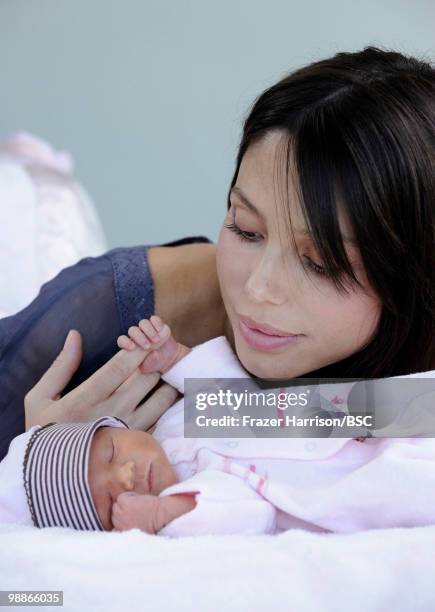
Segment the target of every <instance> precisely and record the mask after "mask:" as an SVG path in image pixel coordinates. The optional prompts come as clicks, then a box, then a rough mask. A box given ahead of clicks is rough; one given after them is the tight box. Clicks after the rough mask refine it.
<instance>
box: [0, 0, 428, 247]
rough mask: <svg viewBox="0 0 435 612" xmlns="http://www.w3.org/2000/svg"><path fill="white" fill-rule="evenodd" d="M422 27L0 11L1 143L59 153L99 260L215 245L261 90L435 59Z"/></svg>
mask: <svg viewBox="0 0 435 612" xmlns="http://www.w3.org/2000/svg"><path fill="white" fill-rule="evenodd" d="M434 25H435V4H434V3H433V2H432V1H431V0H365V2H360V3H357V2H349V1H348V0H347V1H345V0H329V1H328V2H325V1H321V0H317V1H314V0H304V1H301V2H296V1H295V0H287V1H285V0H268V1H267V2H266V1H261V0H219V1H211V0H173V1H168V0H0V74H1V83H2V85H1V89H0V98H1V106H0V108H1V112H0V136H4V135H7V134H9V133H11V132H13V131H15V130H27V131H30V132H33V133H34V134H36V135H38V136H40V137H43V138H45V139H47V140H49V141H50V142H51V143H53V145H54V146H55V147H56V148H59V149H66V150H68V151H70V152H71V154H72V155H73V157H74V159H75V162H76V176H77V178H78V179H79V180H80V181H81V182H82V183H83V185H84V186H85V187H86V189H87V190H88V192H89V193H90V195H91V197H92V198H93V200H94V201H95V203H96V206H97V209H98V212H99V214H100V217H101V220H102V223H103V227H104V229H105V232H106V235H107V238H108V242H109V245H110V246H111V247H114V246H129V245H134V244H141V243H158V242H166V241H169V240H175V239H176V238H180V237H182V236H187V235H196V234H205V235H207V236H208V237H209V238H210V239H212V240H214V241H215V240H216V239H217V236H218V232H219V228H220V225H221V223H222V221H223V217H224V214H225V210H226V202H225V200H226V193H227V189H228V185H229V181H230V179H231V176H232V173H233V168H234V161H235V155H236V149H237V144H238V140H239V137H240V133H241V126H242V121H243V118H244V117H245V115H246V113H247V111H248V109H249V106H250V104H251V103H252V102H253V100H254V98H255V97H256V96H257V95H258V94H259V93H260V92H261V91H262V90H263V89H265V88H266V87H268V86H270V85H271V84H272V83H274V82H275V81H276V80H278V79H279V78H281V77H282V76H284V75H285V74H286V73H287V72H288V71H290V70H292V69H294V68H297V67H299V66H301V65H303V64H305V63H308V62H311V61H314V60H316V59H319V58H322V57H327V56H328V55H331V54H333V53H335V52H337V51H355V50H359V49H361V48H363V47H364V46H366V45H368V44H375V45H381V46H385V47H393V48H395V49H398V50H400V51H402V52H405V53H411V54H416V55H419V56H420V57H421V56H424V58H425V59H429V60H433V59H434V55H435V53H434V41H433V32H434Z"/></svg>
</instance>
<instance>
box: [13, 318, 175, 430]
mask: <svg viewBox="0 0 435 612" xmlns="http://www.w3.org/2000/svg"><path fill="white" fill-rule="evenodd" d="M146 354H147V352H146V351H144V350H142V349H141V348H136V349H135V350H133V351H125V350H121V351H119V352H118V353H116V355H114V356H113V357H112V359H110V360H109V361H108V362H107V363H106V364H104V366H102V367H101V368H100V369H99V370H97V371H96V372H95V373H94V374H93V375H92V376H90V377H89V378H88V379H87V380H86V381H85V382H83V383H82V384H81V385H79V386H78V387H76V388H75V389H73V390H72V391H70V392H69V393H68V394H67V395H65V396H63V397H61V393H62V390H63V389H64V388H65V387H66V385H67V384H68V382H69V381H70V379H71V378H72V376H73V374H74V372H75V371H76V370H77V368H78V366H79V364H80V361H81V358H82V338H81V336H80V334H79V332H78V331H76V330H71V331H70V332H69V334H68V336H67V338H66V341H65V344H64V347H63V349H62V351H61V352H60V353H59V355H58V356H57V358H56V359H55V360H54V362H53V363H52V365H51V366H50V367H49V368H48V370H47V371H46V372H45V374H44V375H43V376H42V377H41V379H40V380H39V381H38V383H37V384H36V385H35V386H34V387H33V388H32V389H31V390H30V391H29V392H28V393H27V395H26V397H25V399H24V408H25V427H26V431H27V430H28V429H30V427H32V426H33V425H45V424H46V423H50V422H52V421H53V422H56V423H69V422H70V423H72V422H80V421H84V422H88V421H93V420H95V419H98V418H99V417H101V416H105V415H111V416H117V417H119V418H121V419H123V420H124V421H125V422H126V423H127V425H128V426H129V427H130V428H131V429H138V430H142V431H146V430H149V429H150V428H151V427H152V425H153V424H154V423H155V422H156V421H157V420H158V419H159V417H160V416H161V415H162V414H163V413H164V412H166V410H167V409H168V408H170V407H171V406H172V405H173V404H174V402H175V400H176V399H177V396H178V391H177V390H176V389H174V388H173V387H171V386H170V385H168V384H167V383H164V384H163V385H161V386H160V387H159V388H158V389H157V390H156V391H154V393H153V394H152V395H151V397H150V398H149V399H147V400H146V401H145V402H144V403H143V404H142V405H141V406H140V408H139V409H137V406H138V404H139V403H140V402H141V400H142V399H143V398H144V397H145V396H146V395H147V393H149V392H150V391H151V389H153V388H154V387H155V386H156V385H157V383H158V382H159V381H160V375H159V373H157V372H153V373H148V374H144V373H142V372H141V371H140V370H139V366H140V364H141V363H142V362H143V360H144V358H145V355H146Z"/></svg>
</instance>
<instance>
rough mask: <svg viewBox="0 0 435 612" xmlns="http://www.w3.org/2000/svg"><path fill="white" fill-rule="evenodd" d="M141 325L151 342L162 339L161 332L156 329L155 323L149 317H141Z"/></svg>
mask: <svg viewBox="0 0 435 612" xmlns="http://www.w3.org/2000/svg"><path fill="white" fill-rule="evenodd" d="M139 327H140V329H141V330H142V331H143V333H144V334H145V335H146V337H147V338H148V339H149V340H151V342H154V343H156V342H158V341H159V340H160V337H159V332H157V331H156V330H155V329H154V325H153V324H152V323H151V321H149V320H148V319H141V320H140V321H139Z"/></svg>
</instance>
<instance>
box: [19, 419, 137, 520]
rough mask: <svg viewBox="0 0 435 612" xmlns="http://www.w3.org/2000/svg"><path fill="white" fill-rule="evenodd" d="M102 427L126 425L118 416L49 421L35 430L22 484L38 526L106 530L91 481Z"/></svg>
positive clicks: (25, 458)
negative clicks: (92, 454) (97, 435)
mask: <svg viewBox="0 0 435 612" xmlns="http://www.w3.org/2000/svg"><path fill="white" fill-rule="evenodd" d="M99 427H125V428H127V429H129V427H128V425H127V424H126V423H125V422H124V421H123V420H122V419H119V418H118V417H112V416H103V417H100V418H99V419H97V420H96V421H92V422H88V423H48V424H47V425H44V426H43V427H41V428H39V429H37V430H35V431H34V432H33V434H32V436H31V437H30V440H29V442H28V444H27V447H26V452H25V455H24V461H23V478H24V487H25V490H26V495H27V503H28V505H29V509H30V514H31V515H32V520H33V523H34V525H35V526H36V527H72V528H73V529H80V530H90V531H104V527H103V525H102V523H101V521H100V518H99V516H98V513H97V510H96V508H95V504H94V502H93V499H92V494H91V489H90V486H89V482H88V464H89V452H90V448H91V442H92V436H93V435H94V433H95V432H96V431H97V429H98V428H99Z"/></svg>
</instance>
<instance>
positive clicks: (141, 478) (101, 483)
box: [88, 427, 177, 531]
mask: <svg viewBox="0 0 435 612" xmlns="http://www.w3.org/2000/svg"><path fill="white" fill-rule="evenodd" d="M88 478H89V486H90V488H91V492H92V499H93V501H94V504H95V507H96V509H97V512H98V515H99V517H100V520H101V522H102V524H103V526H104V529H106V530H107V531H110V530H112V529H113V524H112V504H113V503H114V502H115V501H116V498H117V497H118V495H120V494H121V493H124V492H125V491H135V492H136V493H141V494H144V493H146V494H149V495H158V494H159V493H160V492H161V491H163V489H166V488H167V487H169V486H171V485H173V484H175V483H176V482H177V477H176V475H175V472H174V470H173V469H172V466H171V464H170V463H169V461H168V458H167V457H166V454H165V452H164V450H163V449H162V447H161V446H160V445H159V444H158V442H157V441H156V440H155V439H154V438H153V437H152V436H151V435H150V434H148V433H146V432H144V431H136V430H132V429H124V428H120V427H99V428H98V429H97V431H96V432H95V434H94V436H93V438H92V443H91V448H90V454H89V471H88ZM150 480H151V482H150Z"/></svg>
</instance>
